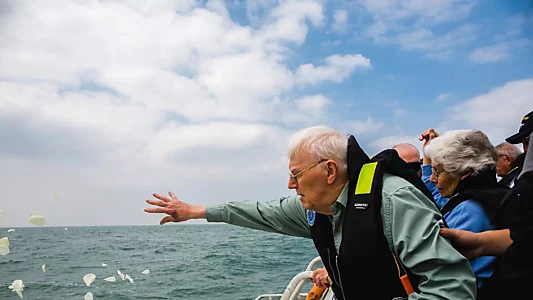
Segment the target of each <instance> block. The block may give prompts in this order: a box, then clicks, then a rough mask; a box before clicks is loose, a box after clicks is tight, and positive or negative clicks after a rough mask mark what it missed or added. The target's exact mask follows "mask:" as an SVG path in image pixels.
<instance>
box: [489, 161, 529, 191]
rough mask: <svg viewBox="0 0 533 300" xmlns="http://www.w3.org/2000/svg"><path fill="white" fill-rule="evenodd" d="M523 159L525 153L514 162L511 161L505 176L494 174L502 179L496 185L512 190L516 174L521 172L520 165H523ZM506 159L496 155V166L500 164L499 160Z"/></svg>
mask: <svg viewBox="0 0 533 300" xmlns="http://www.w3.org/2000/svg"><path fill="white" fill-rule="evenodd" d="M525 158H526V154H525V153H522V154H520V155H518V156H517V157H516V158H515V159H514V160H512V162H511V164H510V166H509V172H508V173H507V174H505V175H500V174H496V175H498V176H501V177H502V179H500V181H498V184H499V185H501V186H503V187H508V188H512V187H513V186H514V182H515V179H516V177H518V174H520V172H522V165H523V164H524V159H525ZM506 159H508V158H505V157H502V156H501V155H500V154H498V164H500V161H501V160H506ZM496 170H497V169H496Z"/></svg>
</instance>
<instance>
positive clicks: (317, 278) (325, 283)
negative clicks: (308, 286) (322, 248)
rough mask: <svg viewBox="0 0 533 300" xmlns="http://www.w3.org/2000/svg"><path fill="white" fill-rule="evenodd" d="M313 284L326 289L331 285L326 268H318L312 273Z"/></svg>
mask: <svg viewBox="0 0 533 300" xmlns="http://www.w3.org/2000/svg"><path fill="white" fill-rule="evenodd" d="M313 282H314V283H315V284H316V285H317V286H318V287H320V288H323V287H326V288H327V287H329V286H330V285H331V280H330V279H329V276H328V271H327V270H326V268H319V269H316V270H314V271H313Z"/></svg>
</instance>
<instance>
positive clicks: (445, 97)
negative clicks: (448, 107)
mask: <svg viewBox="0 0 533 300" xmlns="http://www.w3.org/2000/svg"><path fill="white" fill-rule="evenodd" d="M451 96H452V93H444V94H440V95H438V96H437V98H435V100H434V101H433V102H442V101H444V100H446V99H448V98H450V97H451Z"/></svg>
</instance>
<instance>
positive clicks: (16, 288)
mask: <svg viewBox="0 0 533 300" xmlns="http://www.w3.org/2000/svg"><path fill="white" fill-rule="evenodd" d="M8 288H9V289H10V290H12V291H13V292H15V293H17V295H19V297H20V298H24V296H23V295H22V291H24V283H23V282H22V280H20V279H17V280H15V281H13V283H12V284H11V285H10V286H9V287H8Z"/></svg>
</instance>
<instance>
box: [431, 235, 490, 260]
mask: <svg viewBox="0 0 533 300" xmlns="http://www.w3.org/2000/svg"><path fill="white" fill-rule="evenodd" d="M440 235H442V236H443V237H446V238H448V239H450V241H451V242H452V244H453V246H454V247H455V248H456V249H457V250H458V251H459V252H461V254H463V255H464V256H465V257H466V258H468V260H472V259H475V258H478V257H480V256H483V251H484V245H483V241H482V239H481V237H480V236H479V233H474V232H471V231H467V230H461V229H449V228H441V229H440Z"/></svg>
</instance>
